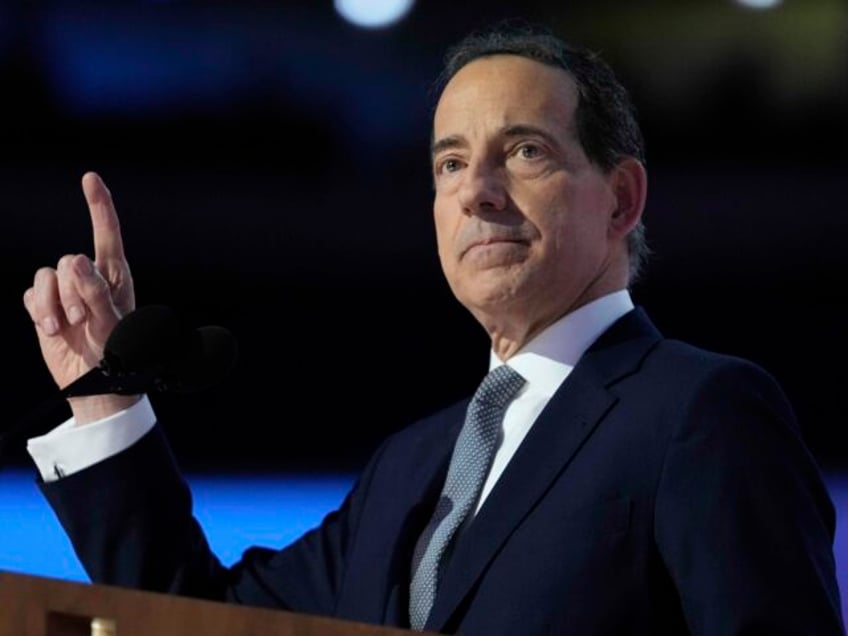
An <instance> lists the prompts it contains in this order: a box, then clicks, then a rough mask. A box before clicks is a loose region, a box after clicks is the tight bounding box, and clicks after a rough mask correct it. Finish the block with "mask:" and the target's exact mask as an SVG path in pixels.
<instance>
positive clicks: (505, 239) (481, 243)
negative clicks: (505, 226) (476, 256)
mask: <svg viewBox="0 0 848 636" xmlns="http://www.w3.org/2000/svg"><path fill="white" fill-rule="evenodd" d="M498 244H518V245H529V244H530V241H528V240H527V239H525V238H523V237H516V236H490V237H486V238H481V239H475V240H473V241H471V242H470V243H468V244H467V245H466V246H465V247H463V248H462V249H461V250H460V252H459V257H460V258H462V257H463V256H465V255H466V254H467V253H468V252H470V251H471V250H472V249H474V248H475V247H486V246H488V245H498Z"/></svg>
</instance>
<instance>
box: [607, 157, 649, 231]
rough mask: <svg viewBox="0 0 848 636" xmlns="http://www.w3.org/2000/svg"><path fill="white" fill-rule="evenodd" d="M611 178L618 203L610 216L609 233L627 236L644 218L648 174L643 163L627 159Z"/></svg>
mask: <svg viewBox="0 0 848 636" xmlns="http://www.w3.org/2000/svg"><path fill="white" fill-rule="evenodd" d="M609 176H610V186H611V187H612V191H613V194H614V195H615V199H616V203H617V206H616V208H615V209H614V210H613V211H612V214H611V216H610V224H609V232H610V234H611V235H616V236H625V235H626V234H627V233H628V232H630V230H631V229H633V227H634V226H635V225H636V224H637V223H638V222H639V219H641V218H642V211H643V210H644V209H645V200H646V199H647V195H648V173H647V172H646V170H645V166H643V165H642V162H641V161H639V160H638V159H634V158H633V157H627V158H625V159H622V160H621V161H620V162H619V163H618V165H617V166H616V167H615V168H613V169H612V171H611V172H610V175H609Z"/></svg>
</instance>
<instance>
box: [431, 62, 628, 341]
mask: <svg viewBox="0 0 848 636" xmlns="http://www.w3.org/2000/svg"><path fill="white" fill-rule="evenodd" d="M577 99H578V97H577V89H576V87H575V85H574V82H573V80H572V79H571V77H570V76H569V75H568V74H567V73H566V72H565V71H563V70H561V69H558V68H554V67H550V66H547V65H544V64H541V63H538V62H535V61H532V60H529V59H526V58H523V57H520V56H515V55H495V56H490V57H484V58H480V59H477V60H475V61H473V62H471V63H470V64H468V65H467V66H465V67H463V68H462V69H461V70H460V71H459V72H458V73H457V74H456V75H455V76H454V77H453V78H452V79H451V81H450V82H449V83H448V85H447V86H446V87H445V90H444V91H443V93H442V95H441V98H440V99H439V103H438V106H437V108H436V113H435V117H434V121H433V157H432V159H433V161H432V165H433V175H434V182H435V190H436V196H435V201H434V205H433V210H434V215H435V223H436V237H437V241H438V249H439V258H440V260H441V264H442V269H443V270H444V273H445V276H446V277H447V280H448V283H449V285H450V287H451V289H452V291H453V293H454V294H455V295H456V297H457V298H458V299H459V301H460V302H461V303H462V304H463V305H465V306H466V307H467V308H468V309H469V310H470V311H471V312H472V313H473V314H474V315H475V317H477V319H478V320H480V321H481V322H482V323H483V324H484V326H486V327H487V329H489V330H490V331H491V330H492V329H491V328H490V326H494V327H495V328H499V327H497V325H496V324H495V323H499V322H502V321H506V322H510V323H512V324H513V325H522V326H523V327H522V329H523V333H524V334H525V335H527V336H528V337H529V336H530V335H533V334H534V333H536V332H538V330H540V329H541V328H543V327H545V326H547V324H550V323H551V322H553V321H554V320H555V319H556V318H558V317H559V316H561V315H563V314H564V313H565V312H566V311H569V310H572V309H575V308H577V307H578V306H580V305H582V304H584V303H586V302H588V301H589V300H592V299H594V298H596V297H598V296H600V295H602V294H603V293H607V292H609V291H612V290H613V289H620V288H621V287H623V286H624V285H625V284H626V274H623V273H622V271H623V270H622V268H621V262H622V255H623V257H624V261H626V253H625V252H624V251H623V250H624V248H623V241H622V240H620V237H618V240H615V241H614V240H613V237H612V236H611V235H610V232H609V231H608V225H609V221H610V217H611V215H612V214H613V213H614V211H615V209H616V205H617V202H616V197H615V193H614V188H613V186H612V185H611V179H610V178H609V177H608V176H607V175H605V174H604V173H603V172H602V171H601V170H600V169H599V168H597V167H596V166H594V165H593V164H591V163H590V162H589V160H588V159H587V158H586V155H585V153H584V152H583V149H582V147H581V146H580V144H579V143H578V141H577V137H576V122H575V121H574V112H575V107H576V106H577ZM622 277H623V278H622Z"/></svg>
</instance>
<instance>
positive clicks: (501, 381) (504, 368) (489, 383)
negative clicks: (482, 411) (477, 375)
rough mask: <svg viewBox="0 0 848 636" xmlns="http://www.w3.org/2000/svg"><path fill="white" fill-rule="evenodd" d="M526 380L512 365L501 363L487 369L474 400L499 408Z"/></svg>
mask: <svg viewBox="0 0 848 636" xmlns="http://www.w3.org/2000/svg"><path fill="white" fill-rule="evenodd" d="M525 382H526V380H525V379H524V378H523V377H522V376H521V374H520V373H518V371H516V370H515V369H513V368H512V367H510V366H508V365H506V364H502V365H500V366H499V367H495V368H494V369H492V370H491V371H489V373H488V375H487V376H486V377H485V378H483V381H482V382H481V383H480V386H479V387H478V389H477V392H476V393H475V394H474V401H475V402H484V403H486V404H492V405H494V406H498V407H500V408H505V407H506V405H507V404H509V403H510V402H511V401H512V399H513V398H514V397H515V396H516V395H517V394H518V392H519V391H520V390H521V387H523V386H524V383H525Z"/></svg>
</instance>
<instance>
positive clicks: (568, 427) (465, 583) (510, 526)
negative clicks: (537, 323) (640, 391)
mask: <svg viewBox="0 0 848 636" xmlns="http://www.w3.org/2000/svg"><path fill="white" fill-rule="evenodd" d="M659 338H660V335H659V332H657V331H656V329H654V327H653V325H651V324H650V322H649V321H648V319H647V316H645V315H644V313H643V312H642V311H641V310H638V309H637V310H635V311H633V312H630V313H629V314H627V315H626V316H624V317H623V318H622V319H620V320H619V321H618V322H616V323H615V324H614V325H613V326H612V327H611V328H610V329H609V330H608V331H607V332H606V333H605V334H604V335H603V336H602V337H601V338H600V339H599V340H598V341H597V342H596V343H595V344H594V345H593V346H592V347H591V348H590V350H589V351H587V352H586V354H585V355H584V356H583V358H581V360H580V362H579V363H578V364H577V366H576V367H575V368H574V370H573V371H572V373H571V374H570V375H569V376H568V378H567V379H566V381H565V382H563V384H562V386H560V388H559V389H558V390H557V392H556V393H555V394H554V396H553V398H551V401H550V402H549V403H548V405H547V406H546V407H545V409H544V410H543V411H542V413H541V414H540V415H539V418H538V419H537V420H536V422H535V423H534V424H533V427H532V428H531V429H530V431H529V432H528V434H527V437H526V438H525V439H524V441H523V442H522V444H521V446H520V447H519V448H518V450H517V451H516V453H515V455H514V456H513V458H512V460H511V461H510V462H509V464H508V465H507V467H506V469H505V471H504V474H503V475H502V476H501V478H500V479H499V480H498V482H497V483H496V484H495V487H494V488H493V489H492V492H491V493H490V495H489V498H488V499H487V500H486V502H485V504H484V505H483V506H482V508H481V509H480V512H479V514H478V515H477V517H476V518H475V519H474V521H473V523H472V524H471V525H470V526H469V528H468V529H467V531H466V532H465V533H464V534H463V535H462V536H461V537H460V538H459V540H458V541H457V544H456V546H455V548H454V552H453V555H452V557H451V560H450V563H449V564H448V566H447V568H446V569H445V572H444V575H443V579H442V581H441V583H440V587H439V593H438V595H437V596H436V600H435V603H434V605H433V609H432V611H431V613H430V617H429V620H428V622H427V625H426V629H428V630H435V631H439V630H441V629H443V628H444V626H445V624H446V623H447V622H448V621H449V620H450V618H451V615H452V614H453V612H454V611H455V610H456V608H457V607H458V606H459V605H460V604H461V602H462V600H463V599H464V598H465V596H466V595H467V594H468V592H469V591H470V590H471V588H472V587H473V586H474V584H475V582H476V581H477V580H478V579H479V577H480V576H481V575H482V573H483V571H484V570H485V568H486V566H487V565H488V563H489V562H490V561H491V560H492V559H493V558H494V557H495V556H496V554H497V552H498V551H499V550H500V548H501V546H502V545H503V544H504V543H505V542H506V541H507V540H508V539H509V536H510V535H511V534H512V533H513V532H514V531H515V529H516V528H517V527H518V526H519V525H520V524H521V522H522V520H523V519H524V518H525V517H526V516H527V515H528V514H529V512H530V511H531V510H532V509H533V507H534V506H535V505H536V504H537V503H538V501H539V500H540V499H541V498H543V497H544V495H545V493H546V492H547V490H548V488H549V487H550V486H551V484H552V483H553V482H554V480H555V479H556V478H557V476H558V475H559V474H560V473H562V471H563V470H564V469H565V467H566V466H567V465H568V464H569V463H570V461H571V459H572V458H573V457H574V456H575V454H576V453H578V452H579V450H580V448H581V447H582V446H583V444H584V443H585V441H586V440H587V439H588V438H589V436H591V434H592V432H593V431H594V430H595V429H596V428H597V426H598V425H599V424H600V422H601V420H602V419H603V417H604V415H605V414H606V413H607V411H608V410H609V409H610V408H611V407H612V406H613V404H614V403H615V401H616V398H615V397H614V395H613V394H612V393H611V392H610V391H608V389H607V387H608V386H610V385H611V384H612V383H613V382H615V381H616V380H617V379H619V378H620V377H622V376H624V375H628V374H630V373H632V372H633V371H634V370H635V369H636V367H637V366H638V364H639V363H640V362H641V360H642V359H643V358H644V357H645V355H647V352H648V351H649V350H650V348H651V347H652V346H653V345H654V344H655V343H656V342H657V341H658V340H659Z"/></svg>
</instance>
